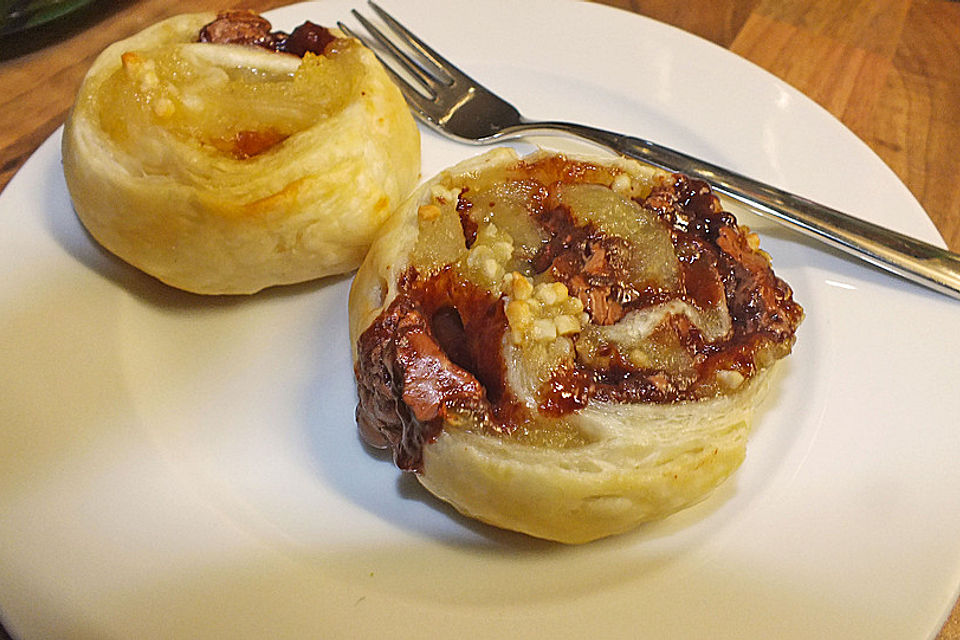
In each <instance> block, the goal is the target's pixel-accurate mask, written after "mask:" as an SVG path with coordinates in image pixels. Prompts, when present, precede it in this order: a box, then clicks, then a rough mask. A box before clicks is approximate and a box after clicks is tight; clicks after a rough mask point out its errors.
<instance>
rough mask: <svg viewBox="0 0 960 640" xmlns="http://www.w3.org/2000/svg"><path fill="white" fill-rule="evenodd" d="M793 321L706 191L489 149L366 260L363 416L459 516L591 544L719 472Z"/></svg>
mask: <svg viewBox="0 0 960 640" xmlns="http://www.w3.org/2000/svg"><path fill="white" fill-rule="evenodd" d="M802 316H803V310H802V308H801V307H800V305H798V304H797V303H796V302H795V301H794V300H793V294H792V292H791V289H790V287H789V286H788V285H787V284H786V283H785V282H783V280H781V279H780V278H778V277H777V276H776V275H775V274H774V272H773V269H772V267H771V263H770V258H769V256H768V255H767V254H766V253H764V252H763V251H762V250H760V249H759V246H758V238H757V236H756V235H755V234H753V233H751V232H750V231H749V229H747V228H745V227H742V226H739V225H738V224H737V221H736V220H735V219H734V217H733V216H732V215H731V214H729V213H727V212H725V211H723V209H722V208H721V206H720V203H719V200H718V199H717V198H716V197H715V196H714V195H713V193H712V192H711V191H710V189H709V187H708V186H707V185H706V184H705V183H703V182H698V181H696V180H692V179H689V178H687V177H684V176H682V175H676V174H669V173H666V172H662V171H657V170H654V169H651V168H648V167H644V166H641V165H640V164H638V163H636V162H634V161H628V160H623V159H598V158H583V157H581V158H578V157H571V156H563V155H556V154H552V153H548V152H539V153H536V154H533V155H531V156H528V157H524V158H520V157H518V156H517V155H516V154H515V153H514V152H513V151H512V150H509V149H498V150H494V151H491V152H490V153H488V154H485V155H482V156H479V157H477V158H474V159H471V160H468V161H466V162H464V163H462V164H460V165H458V166H456V167H453V168H451V169H449V170H447V171H444V172H442V173H441V174H440V175H438V176H437V177H435V178H434V179H432V180H430V181H429V182H427V183H426V184H424V185H423V186H422V187H421V188H419V189H418V190H417V191H416V192H415V193H414V194H413V195H412V196H411V198H410V199H408V200H407V201H406V202H404V204H402V205H401V207H400V208H399V209H398V211H397V213H396V214H395V215H394V216H393V217H392V218H391V219H390V220H389V221H388V222H387V223H386V225H384V227H383V228H382V229H381V231H380V233H379V235H378V237H377V239H376V240H375V241H374V243H373V246H372V248H371V250H370V252H369V253H368V255H367V257H366V259H365V260H364V262H363V264H362V266H361V267H360V270H359V271H358V274H357V277H356V279H355V281H354V284H353V288H352V290H351V294H350V329H351V338H352V340H353V343H354V363H355V366H354V368H355V374H356V380H357V388H358V392H359V404H358V406H357V422H358V426H359V429H360V432H361V435H362V436H363V438H364V439H365V440H366V441H367V442H368V443H370V444H371V445H374V446H379V447H389V448H391V449H392V450H393V453H394V460H395V461H396V464H397V465H398V466H399V467H400V468H401V469H404V470H406V471H410V472H412V473H414V474H416V476H417V478H418V479H419V481H420V482H421V483H422V484H423V486H425V487H426V488H427V489H428V490H429V491H430V492H432V493H433V494H435V495H436V496H438V497H440V498H441V499H443V500H446V501H447V502H449V503H451V504H452V505H453V506H454V507H456V508H457V509H458V510H459V511H461V512H462V513H464V514H466V515H468V516H472V517H474V518H477V519H479V520H482V521H484V522H487V523H490V524H493V525H496V526H498V527H503V528H507V529H513V530H516V531H522V532H524V533H527V534H530V535H533V536H537V537H541V538H547V539H551V540H557V541H562V542H568V543H579V542H586V541H589V540H593V539H596V538H600V537H603V536H608V535H611V534H616V533H620V532H623V531H626V530H628V529H631V528H632V527H635V526H636V525H638V524H639V523H641V522H644V521H648V520H652V519H657V518H662V517H664V516H667V515H669V514H671V513H674V512H676V511H677V510H679V509H682V508H684V507H686V506H689V505H691V504H693V503H695V502H697V501H699V500H701V499H702V498H703V497H705V496H706V495H707V494H708V493H709V492H710V491H711V490H712V489H714V488H715V487H716V486H717V485H719V484H720V483H721V482H722V481H723V480H724V479H725V478H727V477H728V476H729V475H730V474H731V473H733V471H734V470H735V469H736V468H737V467H738V466H739V465H740V463H741V462H742V461H743V459H744V455H745V446H746V441H747V435H748V433H749V429H750V418H751V415H752V413H753V410H754V408H755V407H756V405H757V404H758V402H759V401H760V399H761V398H762V396H763V393H764V391H765V389H766V388H767V383H768V380H769V378H770V375H771V374H772V372H773V371H774V369H775V366H774V365H775V364H776V363H777V362H778V361H779V360H781V359H782V358H784V357H785V356H787V355H788V354H789V353H790V351H791V348H792V346H793V344H794V340H795V331H796V329H797V327H798V325H799V324H800V322H801V319H802Z"/></svg>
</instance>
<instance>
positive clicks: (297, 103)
mask: <svg viewBox="0 0 960 640" xmlns="http://www.w3.org/2000/svg"><path fill="white" fill-rule="evenodd" d="M63 165H64V174H65V176H66V180H67V185H68V188H69V190H70V195H71V197H72V199H73V203H74V207H75V209H76V212H77V215H78V216H79V218H80V220H81V221H82V223H83V224H84V226H85V227H86V228H87V230H88V231H89V232H90V233H91V234H92V236H93V237H94V238H95V239H96V240H97V241H98V242H99V243H100V244H102V245H103V246H104V247H106V248H107V249H108V250H109V251H111V252H113V253H114V254H116V255H117V256H119V257H120V258H122V259H123V260H125V261H127V262H129V263H130V264H132V265H134V266H136V267H138V268H139V269H141V270H143V271H145V272H146V273H149V274H151V275H153V276H155V277H156V278H158V279H160V280H162V281H163V282H165V283H167V284H169V285H172V286H174V287H178V288H180V289H185V290H187V291H192V292H196V293H203V294H245V293H253V292H256V291H258V290H260V289H263V288H265V287H269V286H271V285H278V284H289V283H296V282H302V281H306V280H311V279H314V278H319V277H323V276H327V275H332V274H337V273H343V272H347V271H350V270H352V269H354V268H356V267H357V266H358V265H359V263H360V261H361V260H362V258H363V256H364V254H365V253H366V250H367V248H368V246H369V244H370V241H371V240H372V237H373V235H374V233H375V232H376V230H377V228H378V227H379V226H380V225H381V224H382V223H383V221H384V220H386V218H387V217H388V215H389V214H390V213H391V212H392V210H393V209H394V208H395V207H396V206H397V205H398V204H399V203H400V202H401V201H402V200H403V199H404V198H405V197H406V196H407V195H409V193H410V191H411V190H412V189H413V187H414V186H415V185H416V183H417V180H418V178H419V170H420V138H419V132H418V130H417V127H416V124H415V123H414V121H413V119H412V117H411V115H410V113H409V111H408V109H407V107H406V105H405V103H404V100H403V98H402V96H401V95H400V93H399V91H398V90H397V89H396V88H395V87H394V85H393V84H391V82H390V80H389V79H388V77H387V76H386V73H385V72H384V71H383V69H382V67H380V65H379V63H378V62H377V60H376V58H375V57H374V56H373V54H372V53H371V52H370V51H369V50H367V49H365V48H364V47H363V46H362V45H361V44H360V43H359V42H358V41H356V40H353V39H351V38H346V37H345V36H344V35H343V34H342V33H340V32H339V31H336V30H331V29H326V28H323V27H319V26H317V25H314V24H312V23H309V22H308V23H305V24H304V25H301V26H300V27H298V28H297V29H296V30H294V31H293V32H291V33H290V34H286V33H283V32H279V31H271V25H270V23H269V22H267V21H266V20H265V19H264V18H262V17H260V16H258V15H256V14H253V13H249V12H224V13H221V14H219V15H214V14H188V15H181V16H177V17H173V18H170V19H168V20H164V21H162V22H160V23H157V24H155V25H153V26H151V27H149V28H147V29H145V30H144V31H142V32H140V33H138V34H136V35H134V36H132V37H130V38H128V39H126V40H123V41H120V42H117V43H115V44H113V45H111V46H109V47H108V48H107V49H106V50H104V51H103V53H102V54H101V55H100V56H99V57H98V58H97V59H96V61H95V62H94V63H93V66H92V67H91V68H90V70H89V72H88V74H87V76H86V78H85V79H84V81H83V84H82V86H81V88H80V91H79V95H78V97H77V100H76V103H75V105H74V107H73V109H72V110H71V113H70V115H69V117H68V120H67V123H66V127H65V130H64V135H63Z"/></svg>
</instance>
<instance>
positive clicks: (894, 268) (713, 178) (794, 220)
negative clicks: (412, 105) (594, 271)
mask: <svg viewBox="0 0 960 640" xmlns="http://www.w3.org/2000/svg"><path fill="white" fill-rule="evenodd" d="M521 126H522V129H523V131H524V134H525V135H530V131H531V130H532V129H537V130H542V132H543V133H558V132H561V133H568V134H573V135H576V136H577V137H580V138H584V139H586V140H589V141H590V142H593V143H596V144H599V145H601V146H604V147H608V148H610V149H612V150H613V151H616V152H617V153H620V154H622V155H625V156H628V157H631V158H635V159H637V160H641V161H643V162H646V163H648V164H651V165H654V166H656V167H659V168H661V169H665V170H667V171H676V172H679V173H684V174H687V175H689V176H692V177H695V178H699V179H701V180H705V181H706V182H708V183H710V184H711V185H712V186H713V188H714V189H715V190H716V191H718V192H719V193H722V194H723V195H726V196H728V197H730V198H732V199H734V200H736V201H738V202H741V203H743V204H746V205H747V206H749V207H751V208H752V209H754V210H756V211H757V212H758V213H759V214H761V215H763V216H764V217H770V218H772V219H774V220H776V221H778V222H781V223H783V224H785V225H787V226H789V227H792V228H793V229H795V230H797V231H800V232H801V233H803V234H805V235H808V236H811V237H814V238H817V239H819V240H824V241H826V242H827V243H828V244H830V245H832V246H834V247H836V248H838V249H840V250H842V251H844V252H846V253H849V254H852V255H854V256H856V257H858V258H860V259H862V260H865V261H867V262H869V263H871V264H874V265H876V266H878V267H880V268H882V269H885V270H887V271H890V272H893V273H895V274H897V275H900V276H902V277H904V278H907V279H908V280H911V281H913V282H916V283H918V284H921V285H923V286H925V287H929V288H930V289H933V290H935V291H939V292H940V293H944V294H946V295H948V296H951V297H953V298H957V299H960V254H957V253H954V252H952V251H948V250H946V249H941V248H940V247H937V246H934V245H932V244H929V243H926V242H923V241H921V240H917V239H916V238H912V237H910V236H907V235H904V234H902V233H898V232H896V231H893V230H891V229H887V228H885V227H882V226H880V225H877V224H873V223H872V222H867V221H866V220H862V219H860V218H856V217H854V216H851V215H848V214H846V213H843V212H841V211H837V210H836V209H831V208H830V207H827V206H824V205H822V204H819V203H817V202H814V201H812V200H808V199H806V198H803V197H800V196H797V195H795V194H792V193H790V192H788V191H784V190H782V189H778V188H776V187H773V186H770V185H768V184H764V183H762V182H759V181H757V180H754V179H752V178H748V177H747V176H744V175H742V174H739V173H736V172H734V171H730V170H728V169H724V168H723V167H718V166H717V165H714V164H710V163H708V162H704V161H703V160H698V159H697V158H694V157H692V156H688V155H686V154H684V153H680V152H679V151H674V150H673V149H668V148H667V147H663V146H660V145H658V144H656V143H654V142H650V141H648V140H643V139H641V138H634V137H632V136H627V135H622V134H617V133H613V132H611V131H604V130H603V129H596V128H594V127H588V126H585V125H580V124H572V123H567V122H552V121H524V124H523V125H521ZM502 133H503V134H506V135H510V133H511V132H510V131H509V130H505V131H503V132H502Z"/></svg>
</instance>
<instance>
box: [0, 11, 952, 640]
mask: <svg viewBox="0 0 960 640" xmlns="http://www.w3.org/2000/svg"><path fill="white" fill-rule="evenodd" d="M355 4H356V5H359V4H360V3H359V2H343V1H340V0H329V1H324V2H321V3H316V4H314V5H297V6H294V7H289V8H285V9H283V10H280V11H277V12H275V13H273V14H271V17H272V18H273V19H274V23H275V25H276V26H277V27H281V28H290V27H292V26H293V25H295V24H297V23H299V22H300V21H301V20H303V19H306V18H310V19H312V20H314V21H316V22H321V23H323V22H326V23H328V24H329V23H331V22H332V21H334V20H336V19H337V18H344V17H346V16H347V15H348V9H349V8H350V7H351V6H353V5H355ZM390 8H392V9H393V10H394V12H395V13H396V14H397V16H398V17H400V18H401V19H403V20H404V21H406V22H407V23H409V25H410V26H412V27H413V28H414V29H415V30H416V31H418V32H420V34H421V35H423V36H424V38H425V39H426V40H427V41H429V42H431V43H432V44H434V45H435V46H436V47H437V48H438V49H440V50H441V51H443V52H445V53H446V54H447V55H449V56H450V57H451V58H452V59H454V60H456V61H458V62H459V63H460V64H461V65H462V66H463V67H465V68H466V69H468V70H469V71H470V72H472V73H473V74H474V75H475V77H477V78H478V79H480V80H481V81H484V82H487V83H488V84H489V85H490V86H491V87H493V88H494V89H496V90H498V91H500V92H502V93H503V94H505V95H506V96H508V97H510V98H512V99H514V100H515V101H516V103H517V104H518V105H519V106H520V107H521V109H522V110H523V111H524V112H525V113H527V114H528V115H530V116H545V117H547V116H548V117H554V118H566V119H570V120H580V121H584V122H587V123H592V124H597V125H602V126H605V127H608V128H612V129H619V130H623V131H627V132H633V133H636V134H640V135H647V136H649V137H652V138H655V139H658V140H660V141H662V142H664V143H666V144H669V145H673V146H676V147H679V148H680V149H683V150H685V151H688V152H692V153H694V154H699V155H702V156H704V157H705V158H707V159H709V160H713V161H715V162H719V163H723V164H727V165H729V166H731V167H732V168H734V169H739V170H741V171H744V172H746V173H750V174H754V175H755V176H757V177H759V178H761V179H766V180H769V181H772V182H774V183H777V184H779V185H780V186H783V187H786V188H788V189H792V190H795V191H798V192H800V193H802V194H804V195H807V196H810V197H814V198H818V199H821V200H823V201H824V202H826V203H827V204H830V205H833V206H837V207H840V208H844V209H848V210H850V211H851V212H854V213H857V214H860V215H862V216H864V217H866V218H869V219H871V220H874V221H877V222H880V223H882V224H886V225H889V226H892V227H895V228H898V229H901V230H903V231H906V232H908V233H912V234H914V235H917V236H920V237H922V238H925V239H927V240H930V241H934V242H938V243H939V242H940V240H939V238H938V237H937V234H936V232H935V230H934V228H933V226H932V225H931V224H930V222H929V220H928V219H927V218H926V216H925V215H924V212H923V211H922V209H921V208H920V207H919V205H918V204H917V203H916V201H915V200H914V199H913V198H912V197H911V196H910V195H909V193H908V192H907V190H906V189H905V188H904V187H903V185H902V184H901V183H900V182H899V181H898V180H897V179H896V178H895V177H894V175H893V174H892V173H891V172H890V171H889V170H888V169H887V168H886V167H885V166H884V165H883V164H882V163H881V161H880V160H879V159H878V158H877V157H876V156H874V155H873V154H872V153H871V152H870V151H869V150H868V149H867V148H866V147H865V145H863V144H862V143H861V142H860V141H858V140H857V139H856V138H855V137H854V136H853V135H852V134H851V133H850V132H849V131H847V130H846V129H845V128H843V126H842V125H840V124H839V123H838V122H837V121H835V120H834V119H833V118H831V117H830V116H829V115H828V114H827V113H826V112H824V111H823V110H821V109H820V108H818V107H817V106H815V105H814V104H813V103H811V102H810V101H809V100H807V99H805V98H804V97H803V96H801V95H800V94H798V93H797V92H796V91H794V90H792V89H790V88H789V87H787V86H785V85H784V84H783V83H781V82H779V81H777V80H775V79H774V78H772V77H771V76H769V75H767V74H766V73H764V72H763V71H761V70H759V69H757V68H755V67H753V66H751V65H750V64H748V63H746V62H744V61H743V60H741V59H739V58H737V57H735V56H734V55H732V54H730V53H728V52H726V51H724V50H722V49H720V48H717V47H715V46H713V45H711V44H709V43H707V42H704V41H701V40H698V39H696V38H694V37H692V36H689V35H687V34H684V33H682V32H680V31H677V30H674V29H672V28H668V27H665V26H663V25H661V24H657V23H655V22H652V21H649V20H646V19H643V18H641V17H638V16H635V15H632V14H627V13H622V12H618V11H615V10H611V9H607V8H603V7H599V6H595V5H581V4H572V3H565V2H555V1H548V0H537V1H524V2H518V1H516V0H508V1H504V0H499V1H498V2H496V3H482V4H481V3H474V2H470V1H468V0H457V1H456V2H451V1H448V2H443V3H435V4H434V5H433V6H431V9H430V11H429V12H425V11H423V10H422V9H418V8H415V5H413V4H402V3H400V2H394V3H392V5H391V7H390ZM477 152H479V150H477V149H473V148H468V147H460V146H456V145H453V144H450V143H447V142H444V141H442V140H440V139H439V138H438V137H436V136H434V135H431V134H425V136H424V156H425V160H424V173H425V174H430V173H432V172H434V171H435V170H436V169H438V168H440V167H441V166H444V165H447V164H451V163H452V162H454V161H456V160H459V159H462V158H463V157H466V156H467V155H471V154H473V153H477ZM750 222H751V223H753V224H755V225H756V226H757V227H758V228H759V229H760V230H761V233H762V236H763V243H764V246H765V247H766V248H767V249H768V250H769V251H770V253H772V254H773V256H774V259H775V264H776V266H777V269H778V272H779V273H781V274H782V275H783V276H784V277H785V278H786V279H787V280H788V281H789V282H790V283H791V284H792V285H793V286H794V289H795V291H796V297H797V298H798V299H799V300H800V301H801V302H802V303H803V305H804V306H805V307H806V310H807V319H806V321H805V323H804V325H803V326H802V328H801V331H800V334H799V342H798V344H797V348H796V352H795V354H794V355H793V356H792V357H791V359H790V360H789V361H788V362H789V365H788V366H787V367H786V371H785V375H784V376H783V377H782V378H781V380H780V384H779V385H778V388H777V391H776V393H775V398H773V399H772V401H771V402H770V403H769V406H768V407H767V409H766V410H765V411H764V412H763V414H762V416H761V419H760V420H759V422H758V425H757V427H756V430H755V433H754V435H753V438H752V440H751V443H750V447H749V451H748V456H747V460H746V462H745V464H744V466H743V467H742V468H741V470H740V471H739V472H738V473H737V474H736V475H735V476H734V477H733V478H732V479H731V480H730V481H729V482H727V483H726V484H725V485H724V486H723V487H721V489H720V490H719V491H717V492H716V493H715V494H714V495H713V496H711V497H710V498H709V499H708V500H707V501H705V502H703V503H701V504H700V505H698V506H696V507H694V508H692V509H689V510H687V511H685V512H682V513H680V514H678V515H676V516H675V517H672V518H669V519H667V520H666V521H664V522H661V523H658V524H653V525H650V526H646V527H642V528H641V529H639V530H638V531H636V532H634V533H631V534H628V535H624V536H620V537H617V538H614V539H610V540H605V541H601V542H598V543H595V544H591V545H587V546H582V547H564V546H557V545H553V544H548V543H543V542H539V541H536V540H532V539H528V538H525V537H523V536H520V535H515V534H510V533H505V532H501V531H497V530H493V529H490V528H487V527H485V526H483V525H479V524H476V523H473V522H470V521H467V520H464V519H462V518H460V517H458V516H457V515H455V514H454V513H452V512H451V510H450V509H448V508H446V507H445V506H443V505H442V504H439V503H438V502H436V501H435V500H433V499H431V498H430V497H429V496H427V495H426V494H425V493H424V492H423V491H421V490H420V489H419V488H418V485H417V484H416V482H415V481H413V479H412V478H410V477H407V476H402V475H401V474H400V473H399V472H397V471H396V469H395V468H394V467H393V465H392V464H391V462H389V461H388V460H386V459H384V458H383V457H382V456H378V455H376V454H374V453H372V452H369V451H367V450H365V449H364V448H363V446H362V445H361V444H360V442H359V441H358V439H357V437H356V435H355V426H354V420H353V408H354V402H355V392H354V387H353V380H352V377H351V372H350V362H349V346H348V344H347V331H346V311H345V305H346V303H345V298H346V293H347V289H348V287H349V284H350V280H349V278H340V279H334V280H331V281H327V282H321V283H313V284H308V285H302V286H296V287H290V288H286V289H282V290H275V291H270V292H267V293H265V294H262V295H258V296H255V297H252V298H244V299H207V298H198V297H195V296H190V295H187V294H183V293H180V292H177V291H174V290H171V289H168V288H165V287H164V286H162V285H160V284H158V283H156V282H155V281H153V280H152V279H150V278H148V277H146V276H143V275H142V274H140V273H138V272H136V271H134V270H133V269H131V268H129V267H127V266H126V265H124V264H122V263H120V262H119V261H117V260H116V259H114V258H112V257H111V256H110V255H108V254H106V253H105V252H103V251H102V250H100V249H99V248H98V247H97V246H96V245H95V244H94V243H92V242H91V240H90V239H89V238H88V237H87V236H86V235H85V234H84V232H83V230H82V228H81V227H80V225H79V224H78V222H77V220H76V219H75V217H74V215H73V212H72V210H71V207H70V202H69V199H68V196H67V193H66V190H65V187H64V184H63V179H62V176H61V168H60V155H59V135H55V136H53V137H52V138H51V139H50V140H48V141H47V142H46V143H45V144H44V145H43V146H42V147H41V148H40V149H39V150H38V151H37V153H36V154H35V155H34V157H33V158H31V160H30V161H29V162H28V163H27V164H26V165H25V166H24V168H23V169H22V170H21V171H20V173H19V174H18V175H17V176H16V178H14V180H13V181H12V182H11V183H10V185H9V187H8V188H7V190H6V192H5V193H4V194H3V196H2V199H0V274H2V277H0V358H2V361H0V390H2V396H3V397H2V401H0V505H2V511H0V611H2V614H3V619H4V622H5V624H7V625H8V627H10V629H11V630H12V632H13V633H14V634H15V635H18V636H20V637H22V638H24V639H31V638H159V637H166V638H183V637H223V638H245V637H251V638H286V637H290V638H299V637H321V638H361V637H374V634H377V635H381V634H382V635H384V636H385V637H390V638H395V639H401V638H417V639H421V638H424V637H428V638H429V637H446V638H450V637H471V638H482V637H487V638H503V637H556V638H568V637H569V638H582V637H598V638H614V637H620V638H636V637H642V636H648V637H653V638H673V637H677V638H688V637H711V638H739V637H743V636H749V635H753V636H756V637H776V638H789V637H796V638H813V637H816V638H824V637H842V638H854V637H863V638H871V639H876V638H884V637H888V638H898V639H903V638H923V637H927V636H930V635H932V634H934V633H935V632H936V630H937V629H938V628H939V625H940V624H941V622H942V620H943V618H944V616H945V615H946V613H947V612H948V609H949V607H950V606H951V604H952V602H953V600H954V597H955V595H956V589H957V585H958V584H960V535H958V532H960V509H958V508H957V507H958V504H960V473H958V471H957V469H958V466H957V462H958V460H960V428H958V425H957V422H958V416H960V394H958V393H957V392H956V389H955V384H956V375H957V362H958V361H960V331H958V321H960V304H958V303H957V302H955V301H952V300H948V299H946V298H944V297H941V296H938V295H936V294H932V293H929V292H927V291H925V290H921V289H920V288H917V287H915V286H913V285H908V284H906V283H904V282H902V281H900V280H897V279H894V278H893V277H889V276H887V275H884V274H881V273H879V272H877V271H875V270H873V269H871V268H868V267H864V266H862V265H860V264H857V263H855V262H853V261H851V260H847V259H845V258H841V257H838V256H837V255H835V254H834V253H832V252H831V251H829V250H826V249H824V248H823V247H821V246H819V245H814V244H812V243H808V242H806V241H803V240H799V239H798V238H796V237H794V236H792V235H789V234H787V233H785V232H781V231H779V230H777V229H775V228H772V227H771V226H770V225H767V224H764V223H762V222H759V221H754V220H751V221H750Z"/></svg>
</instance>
